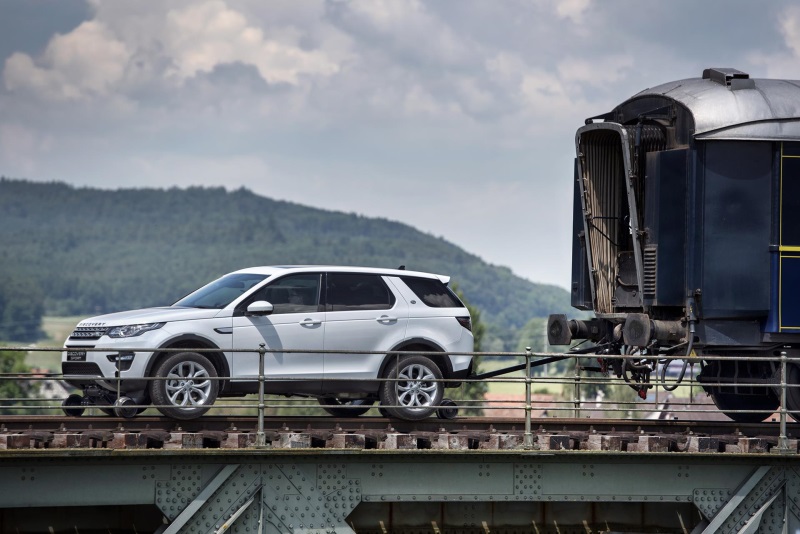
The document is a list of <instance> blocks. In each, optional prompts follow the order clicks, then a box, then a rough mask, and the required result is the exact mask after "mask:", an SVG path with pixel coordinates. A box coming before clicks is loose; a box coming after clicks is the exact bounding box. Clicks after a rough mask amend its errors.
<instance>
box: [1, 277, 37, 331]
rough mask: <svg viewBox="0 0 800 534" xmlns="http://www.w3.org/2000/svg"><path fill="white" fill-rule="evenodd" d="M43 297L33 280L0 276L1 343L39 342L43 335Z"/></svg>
mask: <svg viewBox="0 0 800 534" xmlns="http://www.w3.org/2000/svg"><path fill="white" fill-rule="evenodd" d="M43 314H44V297H43V296H42V291H41V289H39V287H37V285H36V284H35V283H34V282H33V280H31V279H30V278H27V277H24V276H21V275H15V276H3V275H0V339H3V340H8V341H36V340H37V339H39V337H41V334H42V329H41V326H42V315H43Z"/></svg>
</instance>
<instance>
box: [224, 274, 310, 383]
mask: <svg viewBox="0 0 800 534" xmlns="http://www.w3.org/2000/svg"><path fill="white" fill-rule="evenodd" d="M321 289H322V274H321V273H298V274H292V275H287V276H284V277H281V278H278V279H277V280H274V281H273V282H270V283H268V284H267V285H266V286H264V287H262V288H261V289H259V290H258V291H256V292H255V293H254V294H253V295H252V296H250V297H249V298H248V299H246V300H245V301H244V302H243V303H242V304H241V305H240V306H238V307H237V309H236V311H235V313H234V317H233V348H234V349H258V347H259V344H261V343H264V344H266V348H267V349H272V350H280V349H286V350H322V348H323V346H324V345H323V344H324V332H325V313H324V312H323V311H322V310H321V309H320V293H321ZM257 301H267V302H269V303H270V304H272V306H273V311H272V313H270V314H269V315H266V316H253V315H248V314H247V313H246V308H247V306H248V305H250V304H252V303H253V302H257ZM264 374H265V376H266V377H267V383H266V386H265V389H266V391H268V392H275V393H318V392H319V391H320V388H321V383H322V375H323V358H322V354H320V353H306V352H300V353H287V352H268V353H267V354H266V356H265V360H264ZM232 376H233V381H234V382H236V381H240V382H241V381H245V382H251V383H252V382H253V381H254V380H257V377H258V354H257V353H242V352H234V353H233V375H232ZM233 386H234V388H237V385H236V384H235V383H234V384H233ZM239 389H245V390H247V389H251V388H246V387H245V388H242V387H241V385H240V387H239Z"/></svg>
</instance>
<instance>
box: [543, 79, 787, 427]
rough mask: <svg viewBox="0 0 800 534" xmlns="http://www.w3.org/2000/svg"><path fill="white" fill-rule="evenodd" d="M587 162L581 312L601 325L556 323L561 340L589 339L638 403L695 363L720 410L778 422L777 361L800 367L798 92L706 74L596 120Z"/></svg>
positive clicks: (551, 333) (577, 246) (581, 215)
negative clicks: (655, 378) (675, 365)
mask: <svg viewBox="0 0 800 534" xmlns="http://www.w3.org/2000/svg"><path fill="white" fill-rule="evenodd" d="M576 151H577V157H576V159H575V178H576V179H575V201H574V219H573V221H574V245H573V267H572V305H573V306H574V307H575V308H578V309H581V310H591V311H593V312H594V315H595V319H591V320H568V319H567V318H566V316H563V315H553V316H551V317H550V320H549V324H548V337H549V341H550V343H551V344H553V345H564V344H569V343H571V342H572V341H573V340H575V339H588V340H591V341H592V342H594V343H596V344H597V347H596V350H595V351H594V352H596V353H597V354H598V355H600V357H601V358H600V362H601V364H602V367H603V368H604V369H603V370H605V367H608V368H609V370H612V371H615V372H616V374H617V375H618V376H621V377H624V378H626V380H628V381H629V382H630V383H631V384H632V385H633V386H634V387H635V388H636V389H638V390H639V391H640V394H643V393H644V391H645V390H646V389H647V388H648V387H650V375H651V373H652V372H653V371H654V370H656V369H657V368H658V365H657V364H658V363H659V362H661V363H663V362H665V361H668V360H669V359H673V358H674V359H684V361H689V358H687V356H689V355H693V354H696V355H697V356H698V358H697V359H698V360H699V361H700V362H701V367H702V372H701V374H700V377H699V380H700V381H701V382H703V383H704V384H705V386H704V387H705V388H706V390H707V391H708V392H709V393H710V394H711V396H712V397H713V399H714V402H715V403H716V404H717V406H718V407H719V408H720V409H722V410H723V411H726V413H728V415H729V416H730V417H732V418H734V419H736V420H738V421H742V422H746V421H754V420H761V419H763V418H764V417H766V416H767V414H771V413H772V412H773V410H775V409H776V408H777V407H778V405H779V398H780V396H779V388H778V384H779V381H780V369H779V365H778V364H777V363H776V362H775V359H774V358H770V359H769V360H768V359H766V358H763V357H764V356H774V355H776V354H780V352H782V351H785V352H787V354H788V356H789V357H800V81H789V80H770V79H752V78H750V77H749V75H748V74H746V73H743V72H740V71H738V70H735V69H723V68H712V69H706V70H705V71H704V72H703V76H702V78H690V79H686V80H679V81H675V82H670V83H666V84H663V85H659V86H657V87H653V88H651V89H647V90H645V91H642V92H641V93H639V94H637V95H635V96H633V97H632V98H630V99H628V100H626V101H625V102H623V103H622V104H620V105H619V106H617V107H616V108H614V109H613V110H612V111H611V112H609V113H607V114H605V115H600V116H597V117H592V118H590V119H587V120H586V125H585V126H583V127H582V128H580V129H579V130H578V132H577V135H576ZM619 354H634V355H640V356H641V359H640V360H637V359H630V360H629V359H623V358H614V355H619ZM703 355H706V356H709V355H720V356H733V357H748V359H744V360H737V361H733V360H724V361H717V360H711V359H709V360H705V361H704V360H703ZM753 356H759V358H753ZM685 368H686V367H685V365H684V367H683V369H684V370H685ZM788 371H789V372H788V379H789V381H790V382H792V383H794V384H798V383H800V365H797V364H790V365H789V368H788ZM787 408H788V409H789V410H800V388H796V389H795V388H789V389H788V399H787ZM740 409H741V410H758V412H757V413H735V412H732V410H740ZM794 417H795V419H798V416H797V414H795V415H794Z"/></svg>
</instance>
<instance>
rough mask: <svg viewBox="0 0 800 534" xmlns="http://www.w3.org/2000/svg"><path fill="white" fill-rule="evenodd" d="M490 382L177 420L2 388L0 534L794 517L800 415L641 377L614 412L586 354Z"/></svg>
mask: <svg viewBox="0 0 800 534" xmlns="http://www.w3.org/2000/svg"><path fill="white" fill-rule="evenodd" d="M517 356H520V355H517ZM531 356H532V354H531V353H530V352H528V353H527V354H523V355H522V357H523V359H527V361H528V363H529V362H530V359H531ZM520 373H521V374H520ZM4 378H5V379H10V377H4ZM60 378H61V377H60V376H57V375H53V376H51V375H41V376H25V377H16V378H15V379H25V380H32V381H36V380H38V381H41V382H43V383H44V382H49V381H53V380H56V381H57V380H59V379H60ZM490 379H492V380H497V381H506V382H507V383H506V384H505V386H513V387H516V388H519V390H520V391H522V392H524V393H522V394H521V395H513V394H507V397H508V398H507V399H506V400H505V401H504V402H498V403H497V404H496V405H493V404H492V403H491V402H488V401H483V402H482V403H481V404H474V401H470V400H469V399H462V398H458V397H457V395H456V396H454V400H455V401H456V402H457V403H458V404H460V405H467V406H470V407H471V409H472V412H476V411H478V410H480V411H482V412H483V414H482V415H465V414H461V415H459V416H456V417H455V418H449V416H452V415H453V414H452V413H449V414H447V416H448V417H443V418H430V419H426V420H422V421H399V420H395V419H387V418H385V417H383V416H382V415H380V414H378V413H377V410H376V409H373V412H375V415H370V414H371V413H372V412H370V413H368V414H367V415H365V416H362V417H351V418H333V417H321V416H306V415H296V414H297V413H300V412H292V410H290V409H284V410H278V411H275V410H272V411H270V409H271V408H275V407H276V406H279V407H283V408H286V407H287V404H286V401H285V399H283V400H281V401H280V402H275V401H271V400H269V399H268V398H265V397H258V398H252V399H249V402H251V404H250V405H249V408H248V407H247V406H248V405H247V404H243V403H242V402H239V403H237V404H224V403H220V405H219V406H215V410H213V411H212V412H211V414H209V415H206V416H204V417H201V418H199V419H195V420H190V421H176V420H174V419H170V418H167V417H161V416H155V415H148V414H149V413H150V412H145V413H144V414H142V415H140V416H138V417H135V418H122V417H116V416H108V415H103V413H102V411H101V410H102V409H101V408H98V407H94V408H89V409H88V410H87V413H86V414H84V415H83V416H82V417H67V416H64V415H54V414H55V413H57V412H60V407H58V404H57V403H58V401H60V399H59V398H57V396H56V398H55V399H49V400H48V399H45V398H39V399H25V402H22V399H5V400H3V401H2V407H3V408H4V409H5V410H6V412H8V411H9V410H10V409H12V408H16V409H18V410H19V411H20V413H18V414H14V415H3V416H0V532H3V533H5V532H8V533H33V532H53V533H59V532H63V533H67V532H69V533H99V532H103V533H106V532H114V533H117V532H126V533H127V532H131V533H143V532H158V533H178V532H181V533H189V532H191V533H197V532H207V533H223V532H236V533H290V532H291V533H295V532H318V533H323V532H325V533H329V532H333V533H352V532H356V533H376V534H385V533H402V534H405V533H408V534H411V533H435V534H439V533H465V534H466V533H470V534H472V533H475V534H478V533H482V534H488V533H492V532H494V533H516V532H520V533H521V532H535V533H558V534H566V533H584V534H586V533H595V532H631V533H633V532H635V533H644V532H674V533H690V532H692V533H703V532H705V533H712V532H735V533H757V532H758V533H761V532H763V533H769V532H775V533H798V532H800V461H799V460H798V458H799V457H798V441H797V436H798V435H800V424H798V423H795V422H792V420H791V419H790V418H789V417H787V416H788V415H791V414H790V413H788V411H787V410H786V409H784V408H781V409H780V410H779V411H778V412H776V413H775V414H774V415H773V416H771V417H769V418H767V420H766V421H765V422H761V423H735V422H733V421H731V420H729V419H727V418H726V417H725V416H724V415H723V414H722V413H720V412H718V411H716V408H715V407H714V406H713V405H712V404H709V403H708V402H707V403H705V404H702V403H698V402H697V401H696V400H693V399H691V398H688V399H685V401H680V400H679V399H678V398H677V397H674V396H671V395H677V394H678V393H680V392H681V390H677V391H674V392H673V393H670V394H668V393H667V392H666V391H663V390H662V391H660V393H659V391H658V390H659V387H660V386H659V384H655V387H654V395H653V396H652V397H651V398H648V399H644V400H634V401H633V402H631V403H630V404H633V405H634V406H632V407H631V408H635V409H630V410H627V412H628V413H629V417H625V418H618V417H616V418H615V417H612V414H613V413H617V412H618V411H619V410H618V409H619V408H620V405H624V404H625V402H621V401H614V402H611V401H608V400H602V399H601V398H599V397H598V398H593V399H589V400H587V399H586V398H585V397H586V395H584V393H582V391H581V390H582V388H583V389H586V388H587V387H589V386H591V380H590V379H587V378H586V377H585V376H583V375H582V372H581V369H580V365H578V366H577V367H576V371H575V374H574V376H572V377H569V378H568V379H565V378H563V377H562V378H558V379H555V378H546V377H543V378H536V377H534V376H532V374H531V370H530V365H529V364H528V365H526V369H525V370H524V371H521V372H520V371H517V374H514V375H510V376H505V377H504V376H494V377H491V378H490ZM548 380H554V381H561V382H562V383H561V386H562V387H563V389H564V391H572V392H574V395H573V397H572V398H569V397H566V398H562V399H561V400H557V401H554V402H553V403H552V405H550V406H549V408H548V410H547V413H543V412H544V410H536V409H535V408H536V404H535V403H534V402H533V400H532V399H533V398H534V397H533V395H532V389H533V388H532V386H534V385H541V383H543V382H546V381H548ZM604 380H607V379H604ZM609 383H610V384H611V385H612V386H616V385H619V386H621V387H622V388H627V387H628V386H627V385H626V384H625V383H624V382H621V381H617V382H615V381H614V380H611V381H610V382H609ZM779 385H780V384H779ZM783 386H784V387H785V384H783ZM681 388H683V389H684V390H685V391H695V392H697V391H701V389H702V388H701V387H700V385H698V384H696V383H693V378H692V376H688V377H687V378H686V381H685V383H684V384H683V385H682V386H681ZM303 402H305V404H303ZM470 402H473V404H470ZM243 406H244V408H243ZM56 407H58V409H56ZM298 407H299V408H308V407H309V406H308V403H307V401H301V403H300V404H299V406H298ZM128 408H129V407H126V409H128ZM612 409H613V410H616V412H612V411H611V410H612ZM237 410H238V412H239V413H240V414H239V415H237V414H236V413H237ZM509 410H510V412H509ZM106 411H108V410H106ZM243 411H244V412H247V413H241V412H243ZM270 414H271V415H270Z"/></svg>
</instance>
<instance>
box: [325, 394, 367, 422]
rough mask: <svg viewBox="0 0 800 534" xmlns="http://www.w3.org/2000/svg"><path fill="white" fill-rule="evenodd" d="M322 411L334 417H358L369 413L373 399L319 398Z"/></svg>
mask: <svg viewBox="0 0 800 534" xmlns="http://www.w3.org/2000/svg"><path fill="white" fill-rule="evenodd" d="M318 400H319V404H320V406H322V409H323V410H325V411H326V412H328V413H329V414H331V415H332V416H334V417H358V416H359V415H364V414H365V413H367V412H368V411H369V409H370V408H371V407H372V405H373V404H374V403H375V399H339V398H336V397H320V398H319V399H318Z"/></svg>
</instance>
